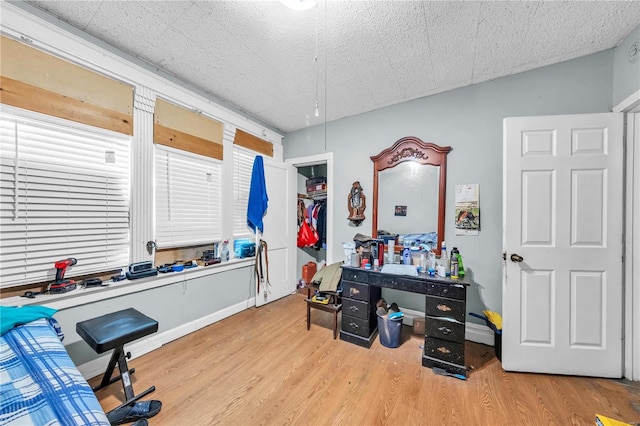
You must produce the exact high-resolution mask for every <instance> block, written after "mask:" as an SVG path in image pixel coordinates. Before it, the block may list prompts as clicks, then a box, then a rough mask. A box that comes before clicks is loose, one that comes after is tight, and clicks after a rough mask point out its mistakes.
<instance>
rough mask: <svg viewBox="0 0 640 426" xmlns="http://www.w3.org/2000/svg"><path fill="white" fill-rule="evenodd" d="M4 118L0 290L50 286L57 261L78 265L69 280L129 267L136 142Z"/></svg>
mask: <svg viewBox="0 0 640 426" xmlns="http://www.w3.org/2000/svg"><path fill="white" fill-rule="evenodd" d="M1 112H2V122H3V125H2V139H1V140H2V142H1V143H0V144H1V145H2V150H1V151H0V152H1V153H2V155H0V161H1V168H2V176H1V178H0V183H1V185H2V187H1V205H2V207H1V219H0V220H1V222H0V225H1V227H2V232H1V236H0V263H2V268H1V271H0V287H2V288H7V287H13V286H19V285H24V284H32V283H38V282H45V281H51V282H53V281H54V280H55V276H56V269H55V267H54V264H55V262H57V261H59V260H62V259H66V258H70V257H73V258H75V259H76V260H77V264H76V265H73V266H72V267H70V268H69V269H68V270H67V271H66V275H65V278H69V277H74V276H80V275H86V274H94V273H101V272H109V271H113V270H116V269H120V268H122V267H124V266H125V265H126V264H127V263H128V262H129V253H130V247H129V239H130V221H129V216H130V190H131V177H130V175H131V172H130V167H131V166H130V164H131V163H130V161H131V159H130V151H131V137H130V136H128V135H123V134H121V133H116V132H113V131H109V130H105V129H99V128H96V127H93V126H88V125H85V124H81V123H76V122H72V121H69V120H64V119H60V118H57V117H52V116H47V115H44V114H40V113H36V112H33V111H27V110H24V109H20V108H15V107H11V106H8V105H1ZM11 126H14V128H13V129H11ZM16 132H17V133H16ZM12 138H13V141H11V139H12ZM18 138H22V139H21V142H22V143H21V145H20V146H18V140H19V139H18ZM12 143H13V147H11V144H12ZM50 146H51V147H53V149H50ZM11 174H13V176H11Z"/></svg>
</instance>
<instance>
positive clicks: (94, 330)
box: [76, 308, 158, 410]
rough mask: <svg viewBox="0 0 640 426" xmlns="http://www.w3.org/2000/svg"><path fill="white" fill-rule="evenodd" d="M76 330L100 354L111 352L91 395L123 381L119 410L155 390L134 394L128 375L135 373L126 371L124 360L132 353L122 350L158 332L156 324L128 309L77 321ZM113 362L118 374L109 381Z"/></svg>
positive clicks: (156, 322)
mask: <svg viewBox="0 0 640 426" xmlns="http://www.w3.org/2000/svg"><path fill="white" fill-rule="evenodd" d="M76 331H77V332H78V334H79V335H80V337H82V339H83V340H84V341H85V342H87V344H89V346H91V348H93V350H94V351H96V352H97V353H99V354H101V353H103V352H106V351H108V350H111V349H113V353H112V354H111V360H110V361H109V365H108V366H107V370H106V371H105V373H104V376H103V377H102V382H100V384H99V385H98V386H96V387H94V388H93V391H94V392H95V391H97V390H99V389H102V388H104V387H105V386H108V385H110V384H112V383H115V382H117V381H118V380H120V379H122V386H123V388H124V395H125V402H124V403H123V404H122V405H120V406H119V407H118V408H120V407H124V406H126V405H129V404H132V403H134V402H135V401H137V400H138V399H140V398H142V397H143V396H145V395H147V394H149V393H151V392H153V391H155V390H156V387H155V386H151V387H150V388H149V389H147V390H146V391H144V392H142V393H140V394H138V395H135V394H134V392H133V385H132V384H131V378H130V377H129V376H130V375H131V374H133V373H134V372H135V368H132V369H131V370H129V367H128V366H127V358H131V353H130V352H125V351H124V345H125V344H126V343H129V342H132V341H134V340H136V339H139V338H141V337H144V336H146V335H149V334H151V333H155V332H156V331H158V321H156V320H154V319H151V318H149V317H148V316H146V315H144V314H142V313H140V312H138V311H137V310H135V309H133V308H129V309H125V310H122V311H118V312H112V313H110V314H106V315H102V316H100V317H97V318H93V319H90V320H86V321H82V322H79V323H77V324H76ZM116 363H117V364H118V368H119V370H120V375H118V376H116V377H114V378H111V375H112V374H113V370H114V369H115V365H116ZM114 410H115V409H114Z"/></svg>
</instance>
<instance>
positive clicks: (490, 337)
mask: <svg viewBox="0 0 640 426" xmlns="http://www.w3.org/2000/svg"><path fill="white" fill-rule="evenodd" d="M464 335H465V338H466V339H467V340H469V341H471V342H476V343H482V344H483V345H489V346H495V333H494V332H493V330H492V329H490V328H489V327H487V326H486V325H482V324H476V323H473V322H468V323H466V324H465V331H464Z"/></svg>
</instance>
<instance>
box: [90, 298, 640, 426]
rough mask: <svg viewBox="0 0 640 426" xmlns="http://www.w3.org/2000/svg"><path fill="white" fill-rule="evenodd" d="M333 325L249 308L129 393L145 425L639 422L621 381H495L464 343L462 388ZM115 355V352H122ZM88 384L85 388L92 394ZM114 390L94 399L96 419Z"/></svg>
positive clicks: (411, 342)
mask: <svg viewBox="0 0 640 426" xmlns="http://www.w3.org/2000/svg"><path fill="white" fill-rule="evenodd" d="M331 322H332V315H331V314H330V313H326V312H321V311H317V310H316V311H313V312H312V325H311V330H310V331H307V330H306V307H305V304H304V297H303V296H302V295H299V294H295V295H292V296H289V297H286V298H284V299H282V300H279V301H277V302H274V303H271V304H269V305H266V306H264V307H262V308H252V309H249V310H247V311H244V312H241V313H239V314H236V315H234V316H232V317H230V318H227V319H225V320H223V321H220V322H218V323H216V324H213V325H211V326H209V327H206V328H204V329H202V330H199V331H197V332H195V333H192V334H190V335H188V336H185V337H183V338H181V339H179V340H176V341H174V342H171V343H169V344H167V345H165V346H163V347H162V348H160V349H158V350H156V351H153V352H152V353H149V354H147V355H144V356H142V357H140V358H137V359H135V360H133V361H131V362H130V364H129V365H130V367H135V368H136V372H135V374H133V376H132V377H133V385H134V390H135V391H137V392H141V391H143V390H144V389H146V388H148V387H149V386H151V385H155V386H156V391H155V392H154V393H152V394H150V395H149V396H148V397H147V398H145V399H159V400H161V401H162V403H163V408H162V411H161V412H160V414H158V415H157V416H156V417H154V418H152V419H150V420H149V424H151V425H209V424H222V425H285V424H291V425H324V424H335V425H385V424H388V425H427V424H429V425H431V424H434V425H435V424H446V425H543V424H544V425H570V424H581V425H582V424H584V425H593V424H594V417H595V414H602V415H605V416H608V417H611V418H614V419H618V420H624V421H627V422H637V421H640V386H639V385H638V384H637V383H632V382H629V381H625V380H606V379H595V378H587V377H565V376H550V375H543V374H521V373H506V372H504V371H503V370H502V368H501V364H500V362H499V361H498V360H497V359H496V358H495V356H494V352H493V348H492V347H489V346H484V345H480V344H476V343H471V342H467V345H466V350H467V352H466V353H467V365H468V366H469V365H471V366H473V370H472V371H471V372H470V374H469V378H468V380H467V381H462V380H457V379H454V378H450V377H443V376H438V375H435V374H433V372H432V371H431V370H430V369H427V368H424V367H422V366H421V353H422V349H421V348H420V346H421V345H422V343H423V340H422V339H420V338H419V337H418V336H412V335H411V334H410V331H411V330H410V329H409V328H408V327H405V328H406V330H404V331H403V343H402V345H401V346H400V347H399V348H397V349H389V348H385V347H383V346H381V345H380V343H379V341H378V340H376V341H375V342H374V344H373V346H372V347H371V349H369V350H367V349H364V348H360V347H358V346H355V345H352V344H348V343H346V342H343V341H341V340H340V339H339V338H338V339H337V340H333V338H332V331H331ZM125 350H126V347H125ZM98 381H99V378H94V379H92V380H91V381H90V382H91V384H92V385H95V384H97V382H98ZM122 394H123V392H122V386H121V385H120V384H119V383H117V384H113V385H111V386H109V387H108V388H106V389H102V390H100V391H98V392H97V395H98V398H99V400H100V403H101V404H102V407H103V408H104V409H105V411H109V410H110V409H112V408H114V407H115V406H117V405H119V404H120V402H121V401H122V400H123V396H122Z"/></svg>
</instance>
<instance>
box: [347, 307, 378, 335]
mask: <svg viewBox="0 0 640 426" xmlns="http://www.w3.org/2000/svg"><path fill="white" fill-rule="evenodd" d="M344 314H345V312H343V313H342V321H341V323H342V330H343V331H347V332H349V333H351V334H355V335H357V336H361V337H369V336H370V335H371V332H370V328H369V319H368V318H367V319H362V318H356V317H352V316H349V315H344Z"/></svg>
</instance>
